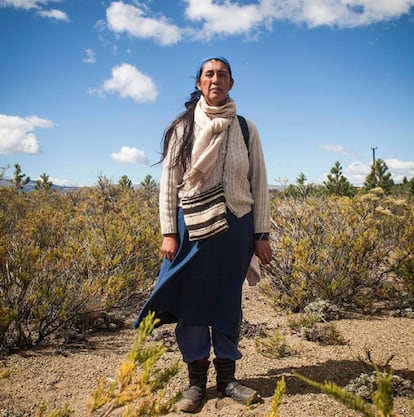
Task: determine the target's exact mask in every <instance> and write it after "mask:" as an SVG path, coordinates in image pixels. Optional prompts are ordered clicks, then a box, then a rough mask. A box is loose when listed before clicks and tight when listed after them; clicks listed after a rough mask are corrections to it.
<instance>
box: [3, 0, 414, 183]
mask: <svg viewBox="0 0 414 417" xmlns="http://www.w3.org/2000/svg"><path fill="white" fill-rule="evenodd" d="M0 50H1V60H0V71H1V77H0V167H5V166H7V165H9V166H10V168H9V169H7V170H6V177H8V178H10V177H12V176H13V171H14V164H16V163H18V164H19V165H20V166H21V168H22V171H23V173H25V174H26V175H28V176H30V177H31V179H37V178H39V177H40V175H42V174H43V173H46V174H47V175H48V176H49V177H50V179H51V180H52V181H53V183H54V184H59V185H72V186H73V185H76V186H82V185H94V184H96V182H97V180H98V178H99V176H101V175H103V176H105V177H107V178H109V179H110V180H112V181H113V182H117V181H118V180H119V178H120V177H121V176H122V175H127V176H128V177H129V178H130V179H131V180H132V182H133V183H139V182H140V181H142V180H143V179H144V178H145V176H146V175H148V174H149V175H151V176H152V177H153V178H154V179H156V180H158V179H159V176H160V173H161V166H160V165H154V164H156V163H157V161H158V160H159V156H160V149H161V137H162V133H163V131H164V129H165V127H166V126H167V125H168V124H169V123H170V122H171V121H172V120H173V118H174V117H175V116H176V115H177V114H178V113H180V112H181V111H182V110H183V104H184V102H185V100H186V99H187V98H188V97H189V95H190V93H191V92H192V90H193V87H194V73H195V70H196V67H197V65H198V62H199V61H200V59H201V58H204V57H205V56H210V55H223V56H225V57H226V58H227V59H228V60H229V61H230V62H231V64H232V70H233V76H234V79H235V84H234V87H233V89H232V90H231V96H232V97H233V99H234V100H235V102H236V105H237V109H238V113H239V114H242V115H244V116H245V117H246V118H248V119H250V120H252V121H253V122H254V123H255V124H256V125H257V127H258V130H259V133H260V136H261V139H262V143H263V148H264V152H265V157H266V163H267V171H268V177H269V183H271V184H277V183H283V184H292V183H295V181H296V178H297V177H298V175H299V174H300V173H304V174H305V176H306V177H307V179H308V182H312V183H321V182H323V181H324V179H325V176H326V174H327V173H329V171H330V169H331V168H332V166H333V165H334V163H335V162H336V161H339V162H340V163H341V165H342V168H343V173H344V175H345V176H347V178H348V179H349V180H350V181H351V182H352V183H353V184H354V185H360V184H362V183H363V181H364V179H365V177H366V175H367V174H368V173H369V170H370V165H371V164H372V159H373V150H372V149H373V148H375V157H376V158H381V159H383V160H384V161H385V162H386V164H387V166H388V168H389V171H390V172H391V173H392V177H393V179H394V181H396V182H400V181H401V180H402V178H403V177H404V176H406V177H407V178H412V177H414V0H306V1H303V0H240V1H237V2H236V1H230V0H227V1H213V0H180V1H172V0H152V1H151V0H147V1H132V0H124V1H105V0H104V1H101V0H87V1H85V0H61V1H59V0H41V1H39V0H0Z"/></svg>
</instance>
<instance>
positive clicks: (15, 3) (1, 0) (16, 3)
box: [0, 0, 47, 10]
mask: <svg viewBox="0 0 414 417" xmlns="http://www.w3.org/2000/svg"><path fill="white" fill-rule="evenodd" d="M45 3H47V1H39V0H0V7H15V8H16V9H25V10H28V9H33V8H39V7H40V5H41V4H45Z"/></svg>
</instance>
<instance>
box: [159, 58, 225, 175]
mask: <svg viewBox="0 0 414 417" xmlns="http://www.w3.org/2000/svg"><path fill="white" fill-rule="evenodd" d="M210 60H219V61H222V62H223V63H224V64H225V65H226V66H227V68H228V70H229V74H230V78H231V79H233V78H232V74H231V66H230V63H229V61H227V59H225V58H223V57H222V56H211V57H208V58H204V59H203V60H201V62H200V64H199V65H198V68H197V73H196V76H195V79H196V80H197V81H199V80H200V77H201V72H202V70H203V66H204V64H205V63H206V62H208V61H210ZM200 97H201V91H199V90H198V88H196V89H195V90H194V91H193V92H192V93H191V95H190V99H189V100H188V101H186V102H185V110H184V111H183V112H182V113H181V114H180V115H178V117H177V118H176V119H175V120H174V121H173V122H172V123H171V124H170V125H169V126H168V127H167V129H166V130H165V132H164V135H163V137H162V155H161V159H160V161H159V162H160V163H161V162H162V161H163V160H164V159H165V157H166V156H167V151H168V145H169V143H170V140H171V136H172V135H173V133H174V131H175V129H176V127H177V125H179V124H180V125H181V124H182V126H183V128H184V132H183V138H184V139H183V142H182V144H181V147H180V149H179V151H178V153H177V157H176V159H175V161H173V165H181V166H182V167H183V169H184V171H185V170H186V168H187V166H188V165H189V164H190V162H191V150H192V148H193V132H194V111H195V108H196V105H197V102H198V100H199V99H200Z"/></svg>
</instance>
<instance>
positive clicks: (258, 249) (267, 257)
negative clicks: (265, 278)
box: [254, 240, 272, 265]
mask: <svg viewBox="0 0 414 417" xmlns="http://www.w3.org/2000/svg"><path fill="white" fill-rule="evenodd" d="M254 253H255V255H256V256H257V257H258V258H259V259H260V262H261V263H262V264H263V265H267V264H268V263H270V262H271V260H272V248H271V247H270V242H269V241H268V240H256V241H255V243H254Z"/></svg>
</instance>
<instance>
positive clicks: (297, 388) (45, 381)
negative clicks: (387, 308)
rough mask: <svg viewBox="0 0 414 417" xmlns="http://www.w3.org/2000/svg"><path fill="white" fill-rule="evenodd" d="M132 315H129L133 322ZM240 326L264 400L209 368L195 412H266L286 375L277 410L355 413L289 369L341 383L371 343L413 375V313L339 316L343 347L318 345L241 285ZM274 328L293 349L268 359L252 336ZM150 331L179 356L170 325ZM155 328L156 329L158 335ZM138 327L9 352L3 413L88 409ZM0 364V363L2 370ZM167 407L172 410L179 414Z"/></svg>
mask: <svg viewBox="0 0 414 417" xmlns="http://www.w3.org/2000/svg"><path fill="white" fill-rule="evenodd" d="M132 319H133V318H131V321H132ZM244 320H245V324H244V332H243V337H242V338H241V341H240V347H241V351H242V353H243V358H242V359H241V360H240V361H239V362H238V367H237V378H238V379H239V380H240V381H242V382H243V383H245V384H246V385H248V386H251V387H253V388H255V389H257V390H258V392H259V393H260V395H261V397H262V399H263V401H262V402H261V403H260V404H258V405H256V406H254V407H252V408H247V407H245V406H242V405H239V404H237V403H235V402H234V401H233V400H231V399H230V398H218V397H217V394H216V391H215V381H214V379H215V374H214V371H213V369H210V373H209V384H208V390H207V398H206V402H205V404H204V405H203V408H202V409H201V411H200V412H198V413H197V414H196V415H198V416H199V417H207V416H209V417H211V416H220V417H233V416H234V417H236V416H237V417H244V416H257V417H259V416H261V417H266V416H267V414H268V413H269V412H270V409H271V401H272V395H273V392H274V389H275V387H276V384H277V381H278V380H280V378H281V377H282V376H284V377H285V381H286V386H287V388H286V393H285V395H284V397H283V402H282V404H281V406H280V408H279V414H280V417H353V416H359V415H360V414H358V413H356V412H353V411H350V410H349V409H347V408H345V407H344V406H342V405H341V404H339V403H338V402H336V401H334V400H332V399H330V398H329V397H327V396H326V395H323V394H321V393H319V392H317V391H316V390H314V389H312V388H311V387H310V386H309V385H307V384H305V383H303V382H301V381H300V380H299V379H297V378H295V377H293V376H292V375H291V372H292V370H296V371H297V372H299V373H301V374H302V375H305V376H307V377H309V378H312V379H315V380H318V381H320V382H323V381H324V380H331V381H334V382H336V383H337V384H339V385H341V386H345V385H346V384H347V383H348V382H349V381H350V380H352V379H353V378H355V377H357V376H358V375H359V374H361V373H363V372H364V371H365V368H364V365H363V362H362V361H361V359H366V354H365V352H366V351H367V350H369V351H370V352H371V354H372V358H373V359H374V360H375V361H376V362H377V363H378V364H384V363H385V362H386V360H387V359H388V358H390V357H391V355H393V359H392V361H391V366H392V368H393V369H394V373H395V374H397V375H400V376H402V377H404V378H405V379H408V380H410V381H413V382H414V319H409V318H396V317H390V316H386V317H384V316H382V317H357V318H353V319H346V320H339V321H337V322H335V323H336V325H337V328H338V329H339V330H340V332H341V333H342V335H343V336H344V337H345V339H346V341H347V344H346V345H344V346H320V345H318V344H316V343H313V342H309V341H306V340H304V339H303V338H301V337H300V336H299V335H295V334H292V332H291V331H290V330H289V329H288V327H287V326H286V317H285V316H284V315H283V314H282V313H277V312H276V311H275V310H273V309H272V308H271V307H270V306H269V305H268V304H267V303H266V299H265V298H264V297H263V296H262V295H261V293H260V291H259V290H258V288H257V287H249V286H247V285H246V287H245V289H244ZM275 329H279V332H280V334H282V335H283V336H284V337H285V338H286V341H287V343H288V345H289V346H291V347H293V348H295V349H297V350H298V354H297V355H294V356H290V357H285V358H282V359H268V358H266V357H264V356H263V355H261V354H260V353H258V352H257V349H256V347H255V344H254V337H255V336H260V335H261V334H263V331H264V330H266V331H269V332H271V333H272V332H273V331H274V330H275ZM155 333H156V334H155V335H154V337H155V338H157V337H159V338H164V339H166V341H167V342H168V344H169V345H170V348H169V350H168V352H167V353H166V354H165V356H164V358H163V359H164V360H166V361H167V362H168V361H176V360H180V356H179V353H178V351H177V349H176V346H175V343H174V338H173V327H170V326H164V327H162V328H160V329H158V330H156V331H155ZM157 333H158V334H157ZM134 335H135V332H134V330H132V329H131V328H129V327H127V328H125V329H123V330H121V331H117V332H114V333H110V334H103V335H102V334H101V335H92V336H90V337H89V339H88V340H87V341H84V342H82V343H78V344H77V345H75V346H71V347H67V348H65V349H59V348H57V347H56V346H48V347H43V348H41V349H36V350H30V351H25V352H21V353H19V354H13V355H11V356H9V357H7V358H6V359H5V360H4V361H3V362H4V366H6V367H7V368H8V369H10V370H11V371H12V372H11V375H10V376H9V377H8V378H4V379H1V380H0V416H1V417H18V416H19V417H22V416H34V415H35V414H36V410H38V407H39V405H40V404H41V402H42V401H45V402H46V403H47V404H48V405H49V410H53V409H57V408H60V407H63V406H64V405H65V404H69V407H70V409H72V410H73V415H74V416H76V417H78V416H79V417H81V416H87V415H88V411H87V406H86V404H87V402H88V400H89V398H90V395H91V393H92V391H93V389H94V388H95V387H96V385H97V383H98V381H99V380H100V379H101V378H102V377H103V376H113V375H114V374H115V372H116V369H117V367H118V365H119V364H120V363H121V362H122V360H123V359H124V357H125V355H126V353H127V352H128V351H129V349H130V348H131V346H132V342H133V340H134ZM0 370H1V369H0ZM186 385H187V375H186V369H185V367H184V366H183V367H182V369H181V371H180V373H179V374H178V375H177V376H175V377H174V379H173V380H172V381H171V383H170V385H169V390H171V392H178V391H180V390H182V389H184V388H185V387H186ZM395 410H396V412H397V415H398V416H399V417H411V416H413V414H412V410H411V400H410V399H409V398H407V397H397V398H396V399H395ZM183 415H184V414H183V413H181V412H172V413H170V414H169V416H171V417H173V416H183Z"/></svg>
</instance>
